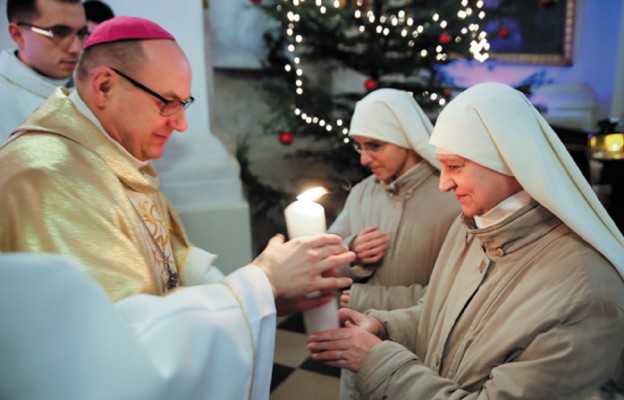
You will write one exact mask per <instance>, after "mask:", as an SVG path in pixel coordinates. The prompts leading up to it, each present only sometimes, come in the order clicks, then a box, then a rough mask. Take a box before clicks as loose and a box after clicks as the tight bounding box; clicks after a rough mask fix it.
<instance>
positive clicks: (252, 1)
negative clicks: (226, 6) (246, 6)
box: [249, 0, 262, 4]
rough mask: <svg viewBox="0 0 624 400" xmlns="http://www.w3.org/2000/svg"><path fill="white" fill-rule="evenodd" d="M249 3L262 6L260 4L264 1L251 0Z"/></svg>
mask: <svg viewBox="0 0 624 400" xmlns="http://www.w3.org/2000/svg"><path fill="white" fill-rule="evenodd" d="M249 3H251V4H260V3H262V0H249Z"/></svg>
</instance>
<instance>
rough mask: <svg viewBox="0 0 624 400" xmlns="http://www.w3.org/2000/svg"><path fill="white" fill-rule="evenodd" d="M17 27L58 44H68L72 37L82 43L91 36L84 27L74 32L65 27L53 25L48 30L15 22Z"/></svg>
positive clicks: (26, 23)
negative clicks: (22, 27)
mask: <svg viewBox="0 0 624 400" xmlns="http://www.w3.org/2000/svg"><path fill="white" fill-rule="evenodd" d="M17 25H18V26H25V27H27V28H30V30H31V31H33V32H35V33H38V34H40V35H43V36H46V37H49V38H50V39H52V40H54V41H55V42H56V43H59V44H60V43H63V42H69V41H70V39H72V40H73V38H74V36H76V37H78V40H80V41H81V42H84V41H85V40H86V39H87V37H89V35H90V34H91V32H89V29H88V28H87V27H86V26H85V27H83V28H80V29H78V30H74V29H73V28H71V27H69V26H67V25H54V26H50V27H48V28H42V27H40V26H37V25H33V24H29V23H28V22H17Z"/></svg>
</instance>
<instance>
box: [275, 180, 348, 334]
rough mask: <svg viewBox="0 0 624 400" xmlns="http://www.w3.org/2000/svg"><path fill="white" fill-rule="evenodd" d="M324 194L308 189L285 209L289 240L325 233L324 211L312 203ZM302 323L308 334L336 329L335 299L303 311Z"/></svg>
mask: <svg viewBox="0 0 624 400" xmlns="http://www.w3.org/2000/svg"><path fill="white" fill-rule="evenodd" d="M325 193H327V191H326V190H325V189H323V188H314V189H310V190H308V191H306V192H304V193H302V194H301V195H299V196H297V201H295V202H293V203H291V204H290V205H289V206H288V207H286V209H285V210H284V216H285V218H286V229H287V230H288V237H289V238H290V239H294V238H297V237H301V236H309V235H315V234H317V233H325V231H326V230H327V225H326V224H325V209H324V208H323V206H322V205H320V204H318V203H316V202H314V200H315V199H316V198H318V197H319V196H321V195H323V194H325ZM317 295H318V293H317ZM303 322H304V324H305V327H306V331H307V332H308V334H312V333H315V332H319V331H324V330H327V329H336V328H338V327H339V322H338V304H337V302H336V299H335V298H334V299H332V300H331V301H330V302H329V303H327V304H324V305H322V306H320V307H317V308H313V309H311V310H307V311H304V312H303Z"/></svg>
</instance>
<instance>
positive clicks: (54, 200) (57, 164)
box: [0, 88, 191, 301]
mask: <svg viewBox="0 0 624 400" xmlns="http://www.w3.org/2000/svg"><path fill="white" fill-rule="evenodd" d="M68 95H69V92H68V91H67V90H66V89H62V88H58V89H57V90H56V91H55V92H54V93H53V95H52V96H50V98H49V99H48V100H47V101H46V103H44V104H43V105H42V106H41V107H40V108H39V109H38V110H37V111H35V113H33V114H32V115H31V116H30V117H29V118H28V119H27V120H26V121H25V122H24V124H23V125H22V126H21V127H20V129H19V130H18V131H17V132H16V133H14V134H13V136H14V137H13V138H12V140H11V141H9V142H8V143H7V144H6V145H4V146H3V147H2V148H0V251H3V252H50V253H62V254H68V255H71V256H74V257H76V258H77V259H78V260H79V261H80V263H81V264H82V266H83V267H84V268H85V270H86V271H87V272H88V273H89V274H90V275H91V276H92V277H93V278H94V279H96V280H97V281H98V282H99V283H100V284H101V285H102V287H103V288H104V290H105V291H106V292H107V294H108V295H109V296H110V297H111V298H112V299H113V300H114V301H116V300H120V299H122V298H125V297H127V296H130V295H133V294H138V293H149V294H162V293H161V292H162V290H161V288H160V284H159V281H157V280H158V279H160V278H158V277H157V276H156V275H155V272H154V269H153V267H152V265H150V262H149V259H150V258H149V254H150V246H151V244H150V243H148V242H147V241H146V240H145V235H144V234H143V232H142V229H145V228H144V226H143V224H142V223H141V221H140V219H139V218H138V216H137V214H136V212H135V211H134V209H133V208H132V205H131V203H130V200H129V199H128V196H127V194H126V190H127V188H130V189H131V190H134V191H137V192H140V193H145V194H151V195H152V196H151V197H152V198H153V200H154V204H155V206H156V207H157V208H158V211H159V213H160V215H161V216H162V217H163V220H164V221H165V222H166V225H167V226H168V229H169V236H170V239H171V247H172V249H173V252H174V256H175V260H176V264H177V266H178V272H179V273H180V274H181V276H183V273H184V264H185V260H186V257H187V255H188V252H189V251H190V249H191V244H190V243H189V241H188V239H187V237H186V234H185V232H184V229H183V227H182V224H181V223H180V221H179V219H178V217H177V215H176V214H175V212H174V211H173V209H172V208H171V205H170V204H169V202H168V200H167V199H166V198H165V196H164V195H163V194H162V193H161V192H160V190H159V188H160V179H159V177H158V174H157V172H156V170H155V169H154V167H153V166H152V165H151V164H149V163H148V164H147V165H146V166H144V167H142V168H140V169H137V167H135V166H134V164H133V163H132V160H131V159H130V158H129V156H128V155H127V154H123V152H122V151H120V149H118V148H117V147H116V146H115V145H114V144H113V142H112V141H111V140H110V139H109V138H108V137H107V136H106V134H105V133H104V132H102V131H100V130H99V129H98V128H97V127H96V126H95V125H94V124H93V123H92V122H91V121H90V120H89V119H88V118H87V117H85V116H84V115H83V114H81V113H80V112H79V111H78V110H77V109H76V107H75V106H74V104H73V102H72V101H71V100H70V99H69V98H68ZM16 284H18V283H16Z"/></svg>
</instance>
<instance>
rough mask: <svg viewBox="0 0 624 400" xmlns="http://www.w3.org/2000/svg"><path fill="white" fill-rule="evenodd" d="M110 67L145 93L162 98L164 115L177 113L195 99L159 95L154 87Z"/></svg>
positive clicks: (161, 109) (162, 112)
mask: <svg viewBox="0 0 624 400" xmlns="http://www.w3.org/2000/svg"><path fill="white" fill-rule="evenodd" d="M108 68H110V69H112V70H113V71H115V72H116V73H117V74H119V76H121V77H123V78H125V79H126V80H127V81H128V82H130V83H131V84H133V85H134V86H136V87H138V88H139V89H141V90H142V91H144V92H145V93H148V94H151V95H152V96H154V97H156V98H157V99H158V100H160V101H161V102H162V103H163V105H162V107H160V115H162V116H163V117H169V116H171V115H173V114H175V113H177V112H178V111H179V110H180V108H182V109H184V110H186V109H187V108H188V107H189V106H190V105H191V104H193V102H194V101H195V99H194V98H193V96H191V97H189V98H188V99H186V100H167V99H165V98H164V97H162V96H161V95H159V94H158V93H156V92H154V91H153V90H152V89H150V88H148V87H147V86H145V85H143V84H142V83H139V82H137V81H135V80H134V79H132V78H130V77H129V76H128V75H126V74H124V73H123V72H121V71H119V70H117V69H115V68H113V67H108Z"/></svg>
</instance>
